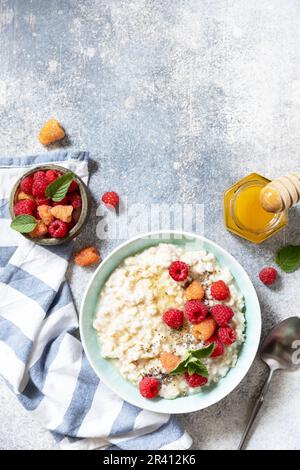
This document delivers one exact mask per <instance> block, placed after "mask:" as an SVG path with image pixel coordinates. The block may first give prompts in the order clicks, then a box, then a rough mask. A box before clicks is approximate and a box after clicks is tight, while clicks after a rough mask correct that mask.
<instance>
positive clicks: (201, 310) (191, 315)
mask: <svg viewBox="0 0 300 470" xmlns="http://www.w3.org/2000/svg"><path fill="white" fill-rule="evenodd" d="M184 312H185V314H186V316H187V318H188V320H189V321H190V322H191V323H194V324H197V323H200V322H201V321H203V320H204V318H205V317H206V315H207V314H208V308H207V306H206V305H205V304H203V303H202V302H200V300H188V302H186V303H185V305H184Z"/></svg>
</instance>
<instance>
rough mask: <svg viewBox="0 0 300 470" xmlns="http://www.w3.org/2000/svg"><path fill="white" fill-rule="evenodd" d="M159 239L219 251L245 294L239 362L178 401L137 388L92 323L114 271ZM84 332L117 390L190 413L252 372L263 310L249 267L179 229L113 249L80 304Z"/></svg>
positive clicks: (94, 359) (100, 370) (159, 407)
mask: <svg viewBox="0 0 300 470" xmlns="http://www.w3.org/2000/svg"><path fill="white" fill-rule="evenodd" d="M159 243H174V244H176V245H180V246H182V247H184V248H186V249H187V250H199V249H205V250H207V251H209V252H211V253H213V254H214V255H215V257H216V258H217V260H218V262H219V264H220V266H223V267H227V268H228V269H229V270H230V271H231V273H232V274H233V276H234V278H235V283H236V285H237V287H238V289H239V290H240V291H241V293H242V295H243V296H244V299H245V306H246V309H245V316H246V340H245V342H244V344H243V346H242V348H241V350H240V353H239V357H238V361H237V364H236V366H235V367H234V368H232V369H230V370H229V372H228V373H227V375H226V376H225V377H224V378H223V379H221V380H220V381H219V382H218V383H217V384H216V385H214V386H211V387H207V388H206V387H205V388H204V389H202V390H201V392H199V393H197V394H194V395H189V396H187V397H178V398H175V399H173V400H167V399H164V398H156V399H154V400H147V399H145V398H143V397H142V396H141V395H140V393H139V391H138V389H137V388H136V387H134V386H133V385H132V384H131V383H130V382H128V381H126V380H125V379H124V378H123V377H122V376H121V375H120V373H119V372H118V370H117V369H116V367H115V366H114V365H113V364H112V362H111V361H110V360H108V359H104V358H103V357H102V356H101V353H100V347H101V345H100V344H99V339H98V336H97V332H96V330H94V328H93V320H94V317H95V314H96V309H97V304H98V298H99V293H100V291H101V289H102V287H103V286H104V284H105V282H106V280H107V279H108V277H109V276H110V274H111V273H112V272H113V271H114V270H115V269H116V268H117V267H118V266H119V264H120V263H122V261H123V260H124V259H125V258H127V257H128V256H132V255H134V254H136V253H138V252H140V251H142V250H145V249H146V248H149V247H150V246H155V245H158V244H159ZM80 334H81V340H82V344H83V347H84V350H85V352H86V355H87V358H88V360H89V362H90V364H91V366H92V367H93V369H94V371H95V373H96V374H97V375H98V377H99V378H100V379H101V380H102V382H103V383H105V384H106V385H107V387H109V388H110V389H111V390H112V391H113V392H115V393H116V394H117V395H119V396H120V397H121V398H123V399H124V400H126V401H127V402H129V403H132V404H133V405H136V406H138V407H140V408H144V409H146V410H150V411H156V412H158V413H190V412H192V411H198V410H202V409H203V408H207V407H208V406H210V405H213V404H214V403H217V402H218V401H219V400H221V399H222V398H224V397H225V396H227V395H228V394H229V393H230V392H232V390H234V389H235V388H236V387H237V385H238V384H239V383H240V382H241V380H242V379H243V378H244V376H245V375H246V374H247V372H248V370H249V368H250V366H251V364H252V362H253V360H254V358H255V355H256V352H257V349H258V345H259V341H260V334H261V312H260V306H259V302H258V298H257V295H256V292H255V289H254V287H253V284H252V282H251V280H250V279H249V277H248V275H247V273H246V271H245V270H244V269H243V268H242V266H241V265H240V264H239V263H238V262H237V261H236V259H235V258H233V256H231V255H230V254H229V253H228V252H227V251H225V250H224V249H223V248H221V247H220V246H219V245H217V244H216V243H214V242H212V241H210V240H208V239H207V238H204V237H202V236H199V235H196V234H192V233H187V232H180V231H161V232H151V233H147V234H144V235H140V236H138V237H135V238H132V239H130V240H128V241H127V242H125V243H123V244H121V245H120V246H119V247H118V248H116V249H115V250H113V251H112V253H110V255H109V256H107V257H106V258H105V259H104V260H103V262H102V263H101V264H100V266H99V267H98V269H97V270H96V271H95V273H94V275H93V277H92V279H91V281H90V283H89V285H88V286H87V289H86V292H85V294H84V298H83V301H82V305H81V309H80Z"/></svg>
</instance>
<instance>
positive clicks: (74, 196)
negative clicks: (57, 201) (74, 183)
mask: <svg viewBox="0 0 300 470" xmlns="http://www.w3.org/2000/svg"><path fill="white" fill-rule="evenodd" d="M68 199H69V203H70V204H72V206H73V207H74V209H78V208H79V207H81V197H80V194H78V193H76V192H75V193H70V194H68Z"/></svg>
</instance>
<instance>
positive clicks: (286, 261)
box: [275, 245, 300, 273]
mask: <svg viewBox="0 0 300 470" xmlns="http://www.w3.org/2000/svg"><path fill="white" fill-rule="evenodd" d="M275 260H276V263H277V264H278V266H279V267H280V268H281V269H282V270H283V271H285V272H286V273H291V272H293V271H295V270H296V269H297V268H298V267H299V265H300V245H287V246H284V247H283V248H281V249H280V250H279V251H278V252H277V255H276V259H275Z"/></svg>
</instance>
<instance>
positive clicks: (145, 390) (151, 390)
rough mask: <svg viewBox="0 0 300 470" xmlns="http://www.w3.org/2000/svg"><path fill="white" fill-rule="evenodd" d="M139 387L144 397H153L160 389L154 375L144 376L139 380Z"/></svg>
mask: <svg viewBox="0 0 300 470" xmlns="http://www.w3.org/2000/svg"><path fill="white" fill-rule="evenodd" d="M139 389H140V394H141V395H142V396H143V397H144V398H155V397H157V395H158V392H159V389H160V382H159V380H157V379H156V378H155V377H144V378H143V379H142V380H141V381H140V384H139Z"/></svg>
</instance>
